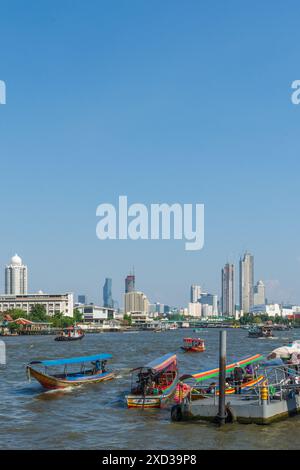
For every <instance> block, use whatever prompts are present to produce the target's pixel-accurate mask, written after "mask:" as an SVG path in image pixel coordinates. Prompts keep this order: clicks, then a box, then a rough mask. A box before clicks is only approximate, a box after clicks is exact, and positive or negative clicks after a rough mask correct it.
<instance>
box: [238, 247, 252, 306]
mask: <svg viewBox="0 0 300 470" xmlns="http://www.w3.org/2000/svg"><path fill="white" fill-rule="evenodd" d="M253 286H254V257H253V256H252V255H251V254H250V253H245V254H244V256H243V257H242V258H241V259H240V309H242V310H243V312H244V313H250V312H251V308H252V307H253Z"/></svg>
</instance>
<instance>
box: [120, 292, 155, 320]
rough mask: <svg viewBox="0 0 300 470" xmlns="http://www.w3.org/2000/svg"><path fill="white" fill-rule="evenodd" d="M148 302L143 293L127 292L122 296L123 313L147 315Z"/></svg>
mask: <svg viewBox="0 0 300 470" xmlns="http://www.w3.org/2000/svg"><path fill="white" fill-rule="evenodd" d="M148 306H149V301H148V299H147V297H146V295H145V294H144V293H143V292H127V293H126V294H124V313H125V314H128V313H129V314H130V313H131V312H143V313H146V314H147V315H148Z"/></svg>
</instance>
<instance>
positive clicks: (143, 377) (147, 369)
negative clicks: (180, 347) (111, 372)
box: [125, 354, 178, 408]
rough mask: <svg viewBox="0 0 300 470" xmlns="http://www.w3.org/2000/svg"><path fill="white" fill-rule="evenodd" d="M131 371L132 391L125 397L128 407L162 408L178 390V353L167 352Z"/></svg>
mask: <svg viewBox="0 0 300 470" xmlns="http://www.w3.org/2000/svg"><path fill="white" fill-rule="evenodd" d="M131 372H132V379H131V393H130V394H129V395H127V396H126V397H125V399H126V403H127V406H128V408H161V407H162V406H163V405H165V404H166V403H167V402H168V401H169V400H171V399H172V397H173V395H174V394H175V392H176V385H177V381H178V368H177V357H176V354H166V355H165V356H162V357H160V358H158V359H155V360H154V361H152V362H149V363H148V364H146V365H145V366H143V367H138V368H137V369H133V370H132V371H131Z"/></svg>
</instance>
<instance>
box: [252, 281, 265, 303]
mask: <svg viewBox="0 0 300 470" xmlns="http://www.w3.org/2000/svg"><path fill="white" fill-rule="evenodd" d="M265 303H266V292H265V285H264V283H263V281H258V283H257V284H256V285H255V286H254V305H265Z"/></svg>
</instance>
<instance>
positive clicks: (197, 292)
mask: <svg viewBox="0 0 300 470" xmlns="http://www.w3.org/2000/svg"><path fill="white" fill-rule="evenodd" d="M200 297H201V287H200V286H197V285H196V284H193V285H192V286H191V299H190V300H191V303H193V304H194V303H196V302H198V300H199V299H200Z"/></svg>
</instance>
